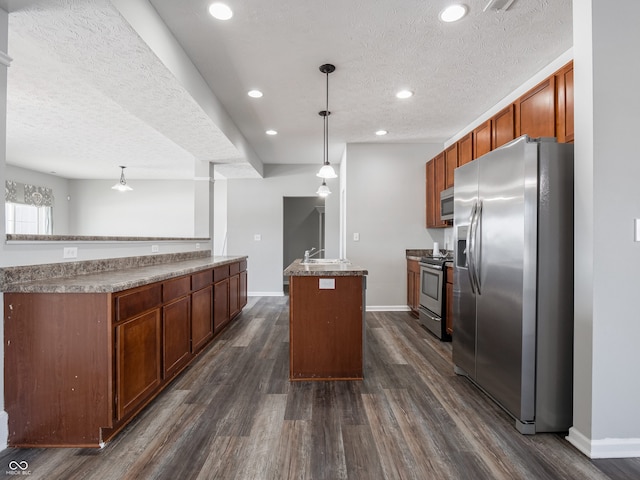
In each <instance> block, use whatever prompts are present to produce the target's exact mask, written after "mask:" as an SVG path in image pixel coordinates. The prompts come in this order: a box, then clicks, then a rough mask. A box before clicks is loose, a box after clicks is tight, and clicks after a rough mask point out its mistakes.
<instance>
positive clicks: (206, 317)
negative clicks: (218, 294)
mask: <svg viewBox="0 0 640 480" xmlns="http://www.w3.org/2000/svg"><path fill="white" fill-rule="evenodd" d="M209 275H211V274H209ZM212 337H213V285H211V284H210V285H208V286H207V287H205V288H202V289H200V290H198V291H196V292H193V294H192V295H191V353H196V352H198V351H199V350H200V349H202V348H203V347H204V346H205V345H206V344H207V343H208V342H209V340H211V338H212Z"/></svg>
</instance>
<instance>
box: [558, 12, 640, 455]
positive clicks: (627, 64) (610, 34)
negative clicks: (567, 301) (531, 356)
mask: <svg viewBox="0 0 640 480" xmlns="http://www.w3.org/2000/svg"><path fill="white" fill-rule="evenodd" d="M573 11H574V20H573V21H574V53H575V60H574V68H575V75H574V77H575V89H574V92H575V119H576V123H575V145H576V150H575V151H576V154H575V159H576V160H575V161H576V168H575V170H576V176H575V187H576V190H575V191H576V193H575V200H576V209H575V211H576V216H575V234H576V235H575V238H576V240H575V264H576V267H575V278H576V282H575V352H574V359H575V362H574V363H575V367H574V372H575V374H574V424H573V427H572V428H571V430H570V432H569V437H568V439H569V441H571V442H572V443H573V444H574V445H575V446H576V447H578V448H579V449H580V450H581V451H583V452H584V453H585V454H586V455H588V456H590V457H592V458H602V457H638V456H640V417H639V416H638V405H640V383H639V382H638V381H637V378H638V375H637V365H638V362H639V360H640V350H639V349H638V339H639V338H640V322H639V321H638V319H639V316H638V312H639V311H640V299H639V297H638V279H637V278H638V274H637V270H638V268H637V267H638V265H640V242H636V241H634V219H637V218H640V189H639V188H638V183H639V182H640V162H639V161H638V148H637V142H636V136H637V132H638V131H640V119H639V118H638V116H637V112H638V110H639V109H640V97H639V96H638V95H637V85H638V84H640V59H638V57H637V56H634V55H630V56H629V55H628V56H625V57H624V61H621V57H620V52H622V51H628V48H629V45H638V44H640V30H638V28H637V19H638V18H640V3H639V2H637V0H621V1H619V2H616V9H615V11H613V10H611V5H610V2H607V1H605V0H574V3H573ZM612 245H614V246H615V247H614V248H615V256H616V258H619V259H623V261H620V262H615V261H611V259H610V258H608V257H609V256H608V255H603V253H604V252H608V251H610V249H611V247H612Z"/></svg>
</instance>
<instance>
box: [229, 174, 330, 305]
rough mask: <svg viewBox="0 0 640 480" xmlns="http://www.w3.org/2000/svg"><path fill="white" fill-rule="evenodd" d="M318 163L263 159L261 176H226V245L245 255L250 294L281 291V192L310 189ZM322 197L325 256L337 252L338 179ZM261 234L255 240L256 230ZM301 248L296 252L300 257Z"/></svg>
mask: <svg viewBox="0 0 640 480" xmlns="http://www.w3.org/2000/svg"><path fill="white" fill-rule="evenodd" d="M319 169H320V165H265V170H264V173H265V177H264V178H259V179H229V180H227V205H228V210H227V229H228V230H227V232H228V233H227V251H228V253H229V255H235V254H238V255H240V254H242V255H248V256H249V261H248V267H247V268H248V270H249V275H248V290H249V295H282V294H283V289H282V262H283V197H296V196H300V197H307V196H310V195H314V194H315V192H316V190H317V189H318V187H319V186H320V183H321V181H320V179H319V178H318V177H316V173H317V171H318V170H319ZM327 185H328V186H329V188H330V189H331V190H332V194H331V195H329V196H328V197H327V198H326V200H325V215H326V216H325V228H326V232H325V239H326V243H325V248H326V252H325V253H326V257H328V258H329V257H334V258H335V257H337V256H338V245H339V233H338V232H339V230H338V225H339V195H338V185H339V182H338V180H337V179H333V180H328V181H327ZM255 234H260V236H261V240H260V241H255V240H254V235H255ZM303 253H304V252H300V257H302V255H303Z"/></svg>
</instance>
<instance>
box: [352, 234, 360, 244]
mask: <svg viewBox="0 0 640 480" xmlns="http://www.w3.org/2000/svg"><path fill="white" fill-rule="evenodd" d="M353 241H354V242H359V241H360V234H359V233H354V234H353Z"/></svg>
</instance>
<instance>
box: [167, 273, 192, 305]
mask: <svg viewBox="0 0 640 480" xmlns="http://www.w3.org/2000/svg"><path fill="white" fill-rule="evenodd" d="M190 291H191V276H186V277H180V278H175V279H173V280H167V281H166V282H164V283H163V284H162V301H163V302H168V301H170V300H173V299H174V298H180V297H184V296H185V295H188V294H189V292H190Z"/></svg>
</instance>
